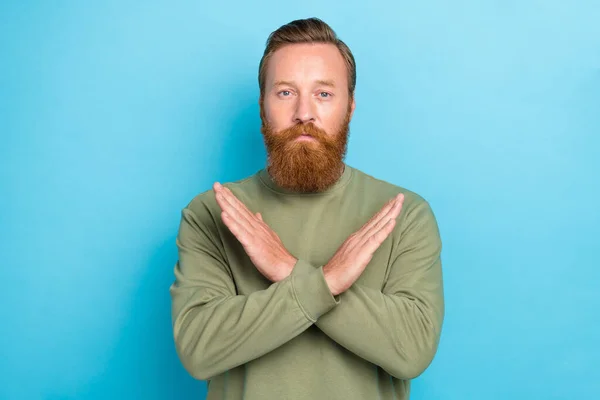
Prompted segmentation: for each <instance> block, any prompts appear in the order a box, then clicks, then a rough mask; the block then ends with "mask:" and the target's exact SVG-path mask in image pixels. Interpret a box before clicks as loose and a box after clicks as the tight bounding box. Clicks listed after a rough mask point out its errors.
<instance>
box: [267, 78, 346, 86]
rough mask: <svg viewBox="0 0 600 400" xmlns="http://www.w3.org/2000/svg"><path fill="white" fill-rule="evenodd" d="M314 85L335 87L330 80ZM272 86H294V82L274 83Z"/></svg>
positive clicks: (321, 80)
mask: <svg viewBox="0 0 600 400" xmlns="http://www.w3.org/2000/svg"><path fill="white" fill-rule="evenodd" d="M316 83H317V84H318V85H320V86H329V87H335V82H334V81H333V80H331V79H319V80H317V81H316ZM273 86H296V83H295V82H294V81H275V83H274V84H273Z"/></svg>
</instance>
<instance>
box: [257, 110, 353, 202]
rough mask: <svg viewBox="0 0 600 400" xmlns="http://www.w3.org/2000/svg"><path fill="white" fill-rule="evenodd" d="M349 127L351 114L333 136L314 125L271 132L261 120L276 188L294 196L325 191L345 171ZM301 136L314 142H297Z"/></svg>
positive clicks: (271, 173) (300, 125)
mask: <svg viewBox="0 0 600 400" xmlns="http://www.w3.org/2000/svg"><path fill="white" fill-rule="evenodd" d="M349 126H350V110H348V112H347V113H346V117H345V118H344V121H343V122H342V125H341V126H340V128H339V129H338V131H337V132H336V134H335V135H329V134H327V133H326V132H325V131H324V130H322V129H320V128H317V127H316V126H315V125H314V124H313V123H308V124H302V123H301V124H296V125H294V126H292V127H290V128H287V129H284V130H282V131H280V132H274V131H273V129H272V128H271V127H270V126H269V124H268V123H266V122H265V120H264V119H263V125H262V127H261V132H262V133H263V137H264V141H265V146H266V148H267V154H268V156H269V166H268V172H269V175H270V176H271V178H272V179H273V181H274V182H275V183H276V184H277V185H279V186H280V187H282V188H284V189H287V190H291V191H294V192H301V193H313V192H321V191H324V190H326V189H327V188H329V187H330V186H331V185H333V184H334V183H335V182H336V181H337V180H338V179H339V178H340V176H341V175H342V173H343V171H344V158H345V156H346V150H347V143H348V133H349ZM302 135H308V136H310V137H312V138H313V139H315V140H308V141H304V140H302V141H297V140H296V139H297V138H298V137H300V136H302Z"/></svg>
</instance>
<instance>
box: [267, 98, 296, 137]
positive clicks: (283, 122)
mask: <svg viewBox="0 0 600 400" xmlns="http://www.w3.org/2000/svg"><path fill="white" fill-rule="evenodd" d="M263 109H264V117H265V119H266V120H267V121H268V122H269V123H270V124H271V126H272V127H273V128H275V129H276V130H279V129H283V128H287V127H288V126H289V125H290V121H291V120H292V114H293V110H291V109H290V107H289V106H287V104H286V103H285V102H269V101H265V102H264V104H263Z"/></svg>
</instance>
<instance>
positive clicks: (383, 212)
mask: <svg viewBox="0 0 600 400" xmlns="http://www.w3.org/2000/svg"><path fill="white" fill-rule="evenodd" d="M400 196H401V195H397V196H396V197H394V198H392V199H391V200H390V201H388V202H387V203H386V204H385V205H384V206H383V207H382V208H381V210H379V212H377V213H376V214H375V215H374V216H373V217H372V218H371V219H370V220H369V221H368V222H367V223H366V224H365V225H364V226H363V227H362V228H361V229H360V231H359V232H360V234H359V236H361V237H364V236H365V234H366V233H367V232H369V231H370V230H371V229H372V228H373V226H374V225H376V224H377V223H378V222H380V221H381V219H382V218H384V217H385V216H386V215H387V214H388V213H389V212H390V210H392V209H393V208H394V206H396V205H397V204H398V201H399V199H400Z"/></svg>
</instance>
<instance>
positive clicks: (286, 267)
mask: <svg viewBox="0 0 600 400" xmlns="http://www.w3.org/2000/svg"><path fill="white" fill-rule="evenodd" d="M213 189H214V191H215V196H216V199H217V203H218V204H219V206H220V207H221V210H222V213H221V218H222V219H223V223H224V224H225V225H226V226H227V228H229V230H230V231H231V233H233V235H234V236H235V237H236V238H237V239H238V240H239V241H240V243H241V244H242V246H243V247H244V250H245V251H246V253H247V254H248V256H249V257H250V260H251V261H252V263H253V264H254V265H255V266H256V269H258V270H259V271H260V273H261V274H263V275H264V276H265V278H267V279H268V280H270V281H271V282H279V281H280V280H282V279H285V278H286V277H287V276H288V275H289V274H290V273H291V272H292V269H293V268H294V265H296V261H297V260H296V259H295V258H294V256H292V255H291V254H290V253H289V252H288V251H287V250H286V248H285V247H284V246H283V243H282V242H281V239H279V236H277V234H276V233H275V232H273V230H272V229H271V228H270V227H269V226H268V225H267V224H266V223H265V222H264V221H263V220H262V217H261V215H260V213H256V214H252V212H250V210H248V208H247V207H246V206H245V205H244V203H242V202H241V201H240V200H239V199H238V198H237V197H235V196H234V194H233V193H232V192H231V190H229V189H228V188H226V187H224V186H222V185H221V184H219V183H218V182H217V183H215V184H214V186H213Z"/></svg>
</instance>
